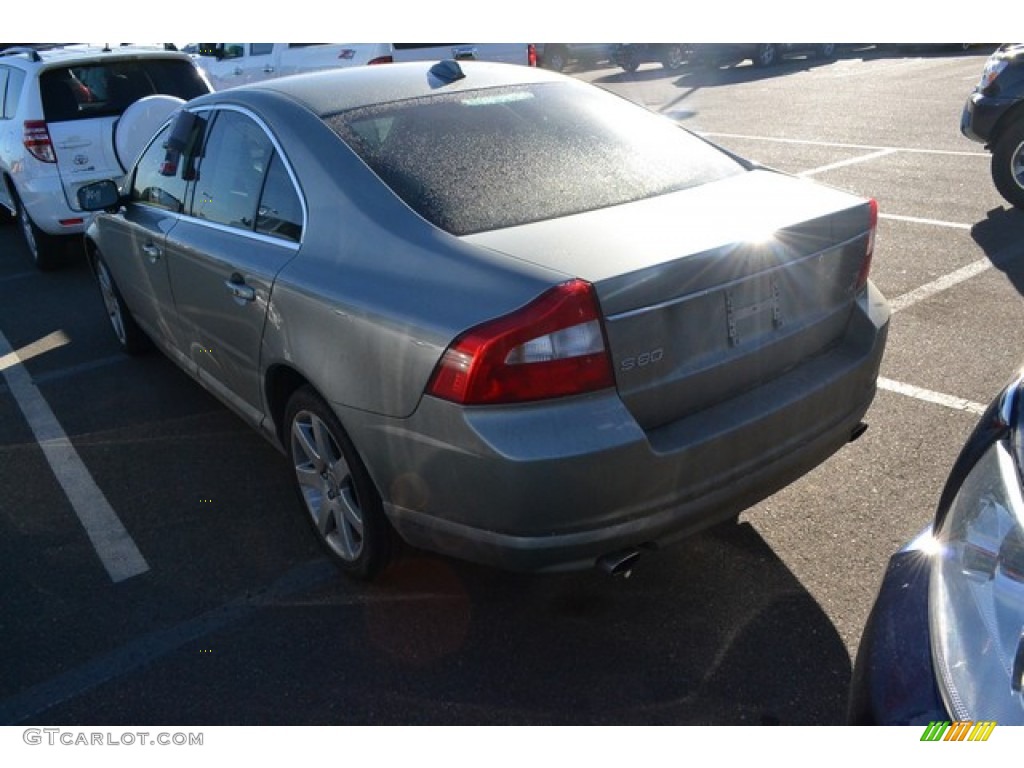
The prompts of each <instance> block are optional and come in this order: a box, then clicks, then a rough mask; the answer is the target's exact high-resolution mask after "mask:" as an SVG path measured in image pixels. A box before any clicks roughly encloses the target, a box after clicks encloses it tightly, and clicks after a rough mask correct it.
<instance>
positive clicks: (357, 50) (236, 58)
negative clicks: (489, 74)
mask: <svg viewBox="0 0 1024 768" xmlns="http://www.w3.org/2000/svg"><path fill="white" fill-rule="evenodd" d="M197 50H198V53H197V54H196V63H197V65H198V66H199V68H200V69H202V70H203V71H204V72H205V73H206V76H207V78H209V80H210V83H211V84H212V85H213V87H214V89H216V90H218V91H221V90H224V89H225V88H231V87H233V86H236V85H244V84H245V83H255V82H259V81H260V80H267V79H270V78H273V77H284V76H285V75H294V74H298V73H299V72H314V71H316V70H318V69H335V68H339V67H355V66H364V65H367V64H386V63H390V62H392V61H423V60H432V59H437V60H440V59H477V60H481V61H503V62H507V63H512V64H522V65H525V66H536V65H537V56H536V52H535V50H534V47H533V46H532V45H529V44H526V43H199V44H198V46H197Z"/></svg>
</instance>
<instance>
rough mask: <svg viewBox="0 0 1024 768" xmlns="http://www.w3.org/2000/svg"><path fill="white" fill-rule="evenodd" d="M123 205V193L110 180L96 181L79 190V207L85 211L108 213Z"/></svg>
mask: <svg viewBox="0 0 1024 768" xmlns="http://www.w3.org/2000/svg"><path fill="white" fill-rule="evenodd" d="M120 204H121V193H120V192H119V191H118V189H117V184H115V183H114V182H113V181H111V180H110V179H105V180H103V181H94V182H93V183H92V184H86V185H85V186H84V187H79V189H78V205H79V207H81V209H82V210H83V211H106V210H109V209H111V208H117V206H118V205H120Z"/></svg>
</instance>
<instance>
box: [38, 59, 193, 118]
mask: <svg viewBox="0 0 1024 768" xmlns="http://www.w3.org/2000/svg"><path fill="white" fill-rule="evenodd" d="M39 80H40V83H39V87H40V93H41V96H42V100H43V115H44V117H45V118H46V120H47V122H53V123H57V122H61V121H64V120H81V119H85V118H90V117H107V116H114V117H116V116H117V115H120V114H121V113H122V112H124V110H125V109H126V108H127V107H128V105H129V104H131V103H132V102H135V101H137V100H138V99H141V98H142V97H143V96H151V95H153V94H154V93H164V94H168V95H170V96H177V97H179V98H182V99H185V100H188V99H192V98H195V97H196V96H201V95H202V94H204V93H207V92H208V91H209V89H208V88H207V86H206V84H205V83H204V82H203V79H202V77H201V76H200V75H199V72H198V71H197V70H196V68H195V67H194V66H193V65H192V64H191V62H188V61H182V60H180V59H134V60H120V61H107V62H99V63H95V64H78V65H73V66H69V67H58V68H55V69H49V70H47V71H45V72H43V73H42V74H41V75H40V78H39Z"/></svg>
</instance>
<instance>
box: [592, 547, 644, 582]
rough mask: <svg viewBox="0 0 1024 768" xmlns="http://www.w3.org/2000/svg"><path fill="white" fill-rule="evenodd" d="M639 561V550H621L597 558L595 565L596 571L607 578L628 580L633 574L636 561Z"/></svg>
mask: <svg viewBox="0 0 1024 768" xmlns="http://www.w3.org/2000/svg"><path fill="white" fill-rule="evenodd" d="M639 559H640V550H639V549H635V548H631V549H623V550H620V551H618V552H609V553H608V554H607V555H601V557H599V558H597V563H596V565H597V568H598V570H600V571H602V572H604V573H606V574H608V575H609V576H620V577H622V578H624V579H628V578H629V577H630V575H632V573H633V566H635V565H636V561H637V560H639Z"/></svg>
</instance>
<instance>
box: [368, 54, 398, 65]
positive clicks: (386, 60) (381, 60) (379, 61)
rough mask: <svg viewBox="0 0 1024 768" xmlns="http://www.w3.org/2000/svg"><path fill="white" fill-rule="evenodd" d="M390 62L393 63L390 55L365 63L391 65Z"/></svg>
mask: <svg viewBox="0 0 1024 768" xmlns="http://www.w3.org/2000/svg"><path fill="white" fill-rule="evenodd" d="M392 62H394V58H393V57H392V56H390V55H385V56H378V57H377V58H375V59H370V60H369V61H368V62H366V63H367V64H368V65H369V64H391V63H392Z"/></svg>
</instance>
